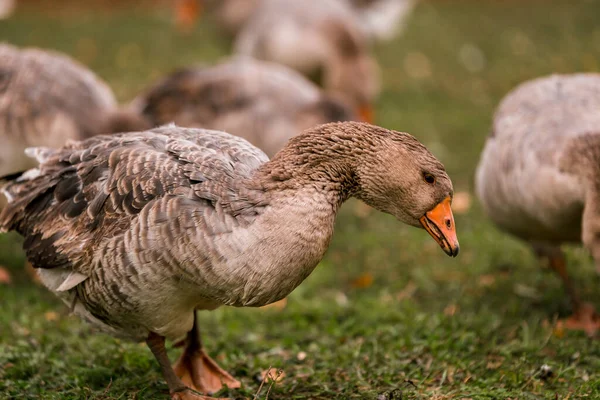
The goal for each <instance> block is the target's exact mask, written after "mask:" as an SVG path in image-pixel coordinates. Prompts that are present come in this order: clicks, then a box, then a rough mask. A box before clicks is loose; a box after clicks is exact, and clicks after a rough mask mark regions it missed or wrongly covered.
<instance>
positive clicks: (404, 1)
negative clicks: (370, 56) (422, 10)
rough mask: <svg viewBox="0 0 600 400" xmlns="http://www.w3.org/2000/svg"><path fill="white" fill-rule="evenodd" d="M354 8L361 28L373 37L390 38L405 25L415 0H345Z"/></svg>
mask: <svg viewBox="0 0 600 400" xmlns="http://www.w3.org/2000/svg"><path fill="white" fill-rule="evenodd" d="M345 1H347V2H349V3H350V5H351V6H352V7H353V8H354V9H355V12H356V13H357V16H358V19H359V21H360V22H361V28H362V29H363V31H364V32H365V34H366V35H367V36H368V37H370V38H373V39H378V40H390V39H392V38H393V37H394V36H395V35H397V34H398V33H399V32H400V31H402V30H403V29H404V27H405V25H406V20H407V19H408V17H409V15H410V13H411V12H412V10H413V8H414V7H415V5H416V3H417V0H345Z"/></svg>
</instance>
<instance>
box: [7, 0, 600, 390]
mask: <svg viewBox="0 0 600 400" xmlns="http://www.w3.org/2000/svg"><path fill="white" fill-rule="evenodd" d="M47 11H48V10H39V9H32V8H30V9H25V10H23V11H21V12H20V13H18V14H17V15H16V16H15V17H14V18H13V19H11V20H8V21H3V22H0V37H1V38H3V39H4V40H7V41H9V42H12V43H15V44H18V45H35V46H41V47H50V48H55V49H58V50H61V51H64V52H67V53H69V54H71V55H72V56H74V57H75V58H77V59H79V60H80V61H82V62H84V63H85V64H87V65H89V66H90V67H91V68H92V69H94V70H95V71H96V72H97V73H98V74H99V75H100V76H101V77H103V78H104V79H105V80H107V81H108V82H109V83H110V84H111V86H112V87H113V88H114V90H115V92H116V93H117V95H118V97H119V99H120V100H122V101H126V100H128V99H130V98H132V97H133V96H135V94H136V93H137V92H138V91H139V90H141V89H142V88H144V86H145V85H147V84H148V83H149V82H151V81H152V80H153V79H155V78H156V77H158V76H160V75H162V74H164V73H166V72H168V71H169V70H171V69H172V68H174V67H176V66H178V65H185V64H190V63H202V62H206V63H209V62H213V61H215V60H217V59H218V58H219V57H221V56H224V55H226V54H227V52H228V48H229V43H228V41H227V40H225V39H223V38H222V37H221V36H220V35H219V33H218V31H217V29H216V28H215V27H214V26H213V25H211V22H210V21H209V20H204V21H202V23H201V24H200V25H198V27H197V29H196V30H195V31H194V32H193V33H192V34H191V35H190V36H180V35H178V34H177V33H176V32H174V31H173V29H172V27H171V25H170V19H169V15H168V14H167V13H165V12H161V11H160V10H158V11H155V10H151V9H145V10H144V9H137V10H130V9H123V10H119V11H118V12H113V13H107V12H104V11H88V12H80V13H77V14H69V13H53V14H50V16H48V15H44V14H48V13H47ZM598 15H600V2H599V1H576V0H557V1H552V2H549V1H541V0H539V1H516V0H515V1H504V2H500V1H481V0H464V1H426V2H424V3H422V4H420V5H419V6H418V7H417V8H416V10H415V13H414V16H413V18H412V19H411V20H410V23H409V26H408V29H407V31H406V32H405V34H404V35H403V36H402V37H400V38H398V39H396V40H394V41H392V42H389V43H384V44H379V45H377V46H376V49H375V51H376V54H377V57H378V59H379V61H380V63H381V68H382V74H383V92H382V96H381V98H380V100H379V102H378V104H377V122H378V124H380V125H383V126H385V127H389V128H394V129H398V130H404V131H408V132H411V133H413V134H414V135H416V136H417V137H418V138H419V139H421V140H422V141H423V142H424V143H425V144H427V145H428V146H429V147H430V149H432V151H433V152H434V153H435V154H436V155H437V156H438V157H439V158H440V159H441V160H442V161H443V162H444V163H445V165H446V167H447V169H448V171H449V173H450V175H451V177H452V178H453V181H454V184H455V189H456V190H457V191H462V192H468V193H472V186H473V185H472V180H473V175H474V169H475V166H476V164H477V161H478V157H479V152H480V150H481V148H482V147H483V144H484V141H485V137H486V134H487V132H488V129H489V126H490V121H491V118H492V115H493V110H494V108H495V106H496V105H497V103H498V101H499V100H500V99H501V98H502V96H503V95H504V94H506V93H507V91H509V90H510V89H511V88H512V87H514V86H515V85H516V84H518V83H519V82H521V81H524V80H527V79H531V78H534V77H537V76H541V75H545V74H549V73H553V72H563V73H568V72H576V71H596V72H598V71H599V70H600V27H598V25H597V16H598ZM365 214H367V215H365ZM456 218H457V226H458V233H459V239H460V241H461V254H460V256H459V257H458V258H456V259H451V258H448V257H446V256H445V255H444V254H443V253H442V252H441V251H440V249H439V248H437V245H436V244H435V243H434V242H433V241H432V240H431V238H430V237H429V236H428V235H426V234H425V233H424V232H423V231H421V230H417V229H412V228H409V227H406V226H401V225H399V224H398V223H397V222H396V221H394V220H393V218H391V217H389V216H386V215H382V214H379V213H376V212H368V210H367V211H366V212H365V209H364V208H363V207H361V206H360V204H359V203H358V202H350V203H349V204H347V205H346V206H345V207H344V208H343V210H342V212H341V215H340V218H339V220H338V223H337V227H336V234H335V236H334V240H333V243H332V245H331V248H330V250H329V252H328V253H327V256H326V257H325V259H324V260H323V262H322V263H321V264H322V265H320V266H319V267H318V268H317V269H316V271H315V272H314V273H313V274H312V275H311V276H310V277H309V278H308V279H307V280H306V282H305V283H304V284H303V285H301V286H300V287H299V288H298V289H297V290H296V291H295V292H294V293H293V294H292V295H291V296H290V297H289V299H288V304H287V307H285V309H283V310H274V309H268V310H261V309H259V310H256V309H233V308H222V309H219V310H217V311H215V312H211V313H208V312H205V313H200V314H199V316H200V320H201V322H202V330H203V334H204V341H205V344H206V347H207V348H208V349H209V352H210V353H211V354H212V355H213V356H215V357H216V359H217V360H219V362H220V363H221V364H222V365H223V366H224V367H225V368H226V369H228V370H229V371H230V372H232V373H233V374H234V375H235V376H236V377H238V378H240V379H241V380H242V382H243V384H244V388H243V389H240V390H235V391H229V392H228V391H224V392H223V393H222V394H223V395H229V396H231V397H239V398H249V399H252V398H254V394H255V393H256V392H257V390H258V388H259V380H257V375H258V374H259V373H260V372H261V371H264V370H266V369H268V368H269V367H270V366H271V367H273V368H275V369H282V370H283V371H284V372H285V377H284V378H283V380H282V381H281V382H279V383H277V384H275V385H274V386H273V387H272V388H271V391H270V393H269V399H305V398H307V399H331V398H343V399H353V398H354V399H377V400H380V399H396V400H398V399H469V398H471V399H509V398H510V399H568V398H570V399H574V398H590V399H593V398H600V347H599V346H598V342H597V340H596V341H594V340H590V339H588V338H587V337H586V336H585V335H584V334H582V333H578V332H562V331H561V330H560V329H556V328H555V321H556V320H557V319H558V318H561V317H564V316H566V315H568V313H569V304H568V301H567V298H566V296H565V295H564V293H563V290H562V287H561V283H560V281H559V280H558V279H557V277H555V276H554V275H553V274H551V273H549V272H547V271H544V270H542V269H540V268H539V266H538V264H537V262H536V260H535V259H534V257H533V256H532V255H531V254H530V251H529V249H528V248H527V247H526V246H524V245H523V244H522V243H521V242H519V241H517V240H515V239H513V238H510V237H508V236H506V235H505V234H503V233H501V232H499V231H497V230H496V229H495V228H494V227H493V226H492V225H491V224H490V223H489V222H488V220H487V219H486V218H485V216H484V215H483V213H482V212H481V209H480V207H479V206H478V205H477V203H476V202H475V204H473V206H472V207H471V208H470V209H469V210H468V212H467V213H464V214H460V215H457V216H456ZM19 243H20V242H19V239H18V237H16V236H15V235H7V236H3V237H0V264H3V265H6V266H8V267H9V269H10V270H11V272H12V274H13V275H14V276H13V278H14V282H13V284H12V285H8V286H2V287H0V304H1V307H0V397H1V398H15V399H29V398H43V399H132V398H137V399H149V398H166V397H167V393H168V390H167V387H166V384H165V383H164V381H163V379H162V377H161V375H160V372H159V369H158V366H157V364H156V362H155V361H154V359H153V358H152V356H151V354H150V352H149V351H148V350H147V349H146V348H145V347H144V346H143V345H140V344H135V343H128V342H123V341H119V340H116V339H114V338H112V337H109V336H106V335H102V334H96V333H95V332H93V330H92V329H91V328H90V327H89V326H87V325H86V324H84V323H83V322H81V321H79V320H78V319H77V318H75V317H72V316H69V315H68V312H67V311H66V308H65V307H64V306H63V305H62V304H60V303H59V302H58V301H57V300H56V299H55V298H54V297H53V296H52V295H51V294H50V293H49V292H47V291H46V290H44V289H43V288H41V287H37V286H35V285H34V284H32V283H31V282H30V280H29V279H28V278H27V276H26V274H25V273H24V272H23V269H22V264H23V261H24V258H23V254H22V253H21V251H20V244H19ZM568 258H569V264H570V271H571V272H572V273H573V276H574V279H575V281H576V284H577V287H578V288H579V289H580V290H581V293H582V295H583V297H584V298H586V299H588V300H589V301H591V302H593V303H595V304H596V306H597V307H600V296H599V295H598V293H599V291H598V277H597V276H596V274H595V272H594V268H593V263H592V261H591V259H590V258H589V256H588V255H587V254H586V252H585V251H583V250H582V249H579V248H576V247H575V248H569V249H568ZM370 278H372V279H373V282H372V284H369V283H370V282H369V280H370ZM361 282H362V283H363V284H362V285H361V284H360V283H361ZM170 355H171V357H172V358H175V357H176V356H177V350H176V349H171V350H170ZM543 365H547V366H549V367H550V369H551V372H552V373H545V372H544V369H542V368H541V367H542V366H543ZM267 386H268V385H265V387H263V388H262V391H261V393H260V394H259V396H257V398H260V399H265V398H266V397H267V395H266V393H267Z"/></svg>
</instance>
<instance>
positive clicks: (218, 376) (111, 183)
mask: <svg viewBox="0 0 600 400" xmlns="http://www.w3.org/2000/svg"><path fill="white" fill-rule="evenodd" d="M31 153H32V154H33V155H35V157H36V158H37V160H38V161H39V163H40V166H39V167H38V168H37V169H34V170H30V171H28V172H26V173H25V174H24V175H22V176H20V177H15V178H14V179H13V180H12V181H10V182H9V183H8V184H7V185H6V186H5V188H4V193H5V194H6V196H7V197H8V199H9V200H10V203H9V205H8V207H7V208H6V209H5V210H4V211H3V213H2V214H1V215H0V228H1V229H2V230H5V231H7V230H16V231H18V232H19V233H21V234H22V235H23V236H24V237H25V241H24V248H25V251H26V253H27V256H28V258H29V260H30V261H31V263H32V264H33V266H34V267H36V268H38V270H39V273H40V277H41V279H42V282H43V283H44V284H45V285H46V286H47V287H48V288H49V289H50V290H52V291H54V292H55V293H56V294H57V295H59V296H60V297H61V298H62V299H63V300H64V301H65V302H66V303H67V304H68V305H70V306H71V307H73V309H74V311H75V312H76V313H77V314H79V315H81V316H83V317H84V318H86V319H87V320H89V321H91V322H92V323H94V324H96V325H98V326H100V327H102V328H104V329H106V330H109V331H111V332H112V333H114V334H116V335H120V336H126V337H129V338H132V339H135V340H144V339H145V340H146V341H147V343H148V345H149V346H150V348H151V349H152V351H153V353H154V354H155V355H156V357H157V359H158V360H159V363H160V365H161V368H162V370H163V373H164V375H165V378H166V380H167V383H168V384H169V388H170V389H171V391H172V395H173V397H174V398H193V396H192V395H191V394H190V393H188V392H185V393H184V394H182V393H179V392H178V390H181V389H182V388H185V386H184V383H182V381H181V380H180V379H179V378H178V377H177V376H176V375H175V372H173V369H171V367H170V366H169V364H168V359H167V358H166V353H164V337H167V338H173V339H174V338H178V337H181V336H183V335H185V334H186V333H188V347H187V348H186V350H185V351H184V355H183V356H182V358H181V359H180V361H179V362H178V364H177V365H176V367H175V371H177V375H180V376H183V377H184V378H185V379H184V382H185V384H187V385H188V386H190V387H195V388H196V389H199V390H201V391H205V392H212V391H215V390H218V389H219V388H220V387H221V384H222V382H224V383H227V384H228V385H229V386H238V385H239V382H237V381H235V380H234V379H233V378H232V377H231V376H230V375H228V374H226V373H225V371H223V370H221V369H219V368H218V366H217V365H216V364H215V363H214V362H213V361H212V360H210V358H208V356H206V354H205V353H203V351H202V349H201V344H200V343H199V341H198V340H199V339H198V336H197V331H196V330H195V328H194V326H195V325H194V310H196V309H200V310H202V309H205V310H210V309H214V308H216V307H219V306H222V305H231V306H237V307H242V306H252V307H254V306H262V305H265V304H269V303H271V302H274V301H277V300H279V299H281V298H283V297H285V296H287V295H288V294H289V293H290V292H291V291H292V290H293V289H294V288H295V287H296V286H298V285H299V284H300V283H301V282H302V281H303V280H304V279H305V278H306V277H307V276H308V275H309V274H310V273H311V272H312V270H313V269H314V268H315V266H316V265H317V263H318V262H319V261H320V260H321V258H322V257H323V254H324V252H325V250H326V249H327V247H328V244H329V241H330V239H331V236H332V234H333V226H334V220H335V216H336V213H337V211H338V209H339V207H340V206H341V204H342V203H343V202H344V201H345V200H346V199H348V198H349V197H350V196H355V197H357V198H360V199H362V200H364V201H365V202H366V203H368V204H370V205H371V206H373V207H375V208H377V209H379V210H381V211H384V212H387V213H390V214H392V215H394V216H396V217H397V218H398V219H399V220H400V221H402V222H404V223H407V224H410V225H414V226H421V225H423V226H424V227H425V228H426V229H427V230H428V231H429V232H430V233H431V234H432V236H433V237H434V238H435V239H436V240H437V241H438V242H439V243H440V245H442V247H443V248H444V250H445V251H446V252H447V253H448V254H450V255H453V256H454V255H456V254H457V252H458V242H457V241H456V236H455V231H454V225H453V224H454V222H453V220H452V214H451V212H450V210H449V201H450V198H451V196H452V183H451V181H450V178H449V177H448V176H447V174H446V172H445V171H444V167H443V166H442V164H441V163H440V162H439V161H438V160H437V159H436V158H435V157H434V156H433V155H431V153H429V151H427V149H426V148H425V147H424V146H423V145H422V144H420V143H419V142H418V141H417V140H416V139H415V138H414V137H412V136H410V135H408V134H406V133H400V132H394V131H389V130H387V129H383V128H379V127H376V126H372V125H368V124H362V123H356V122H344V123H332V124H327V125H322V126H319V127H315V128H313V129H311V130H308V131H306V132H305V133H303V134H301V135H299V136H296V137H294V138H293V139H291V140H290V142H289V143H288V145H287V146H286V147H285V148H284V149H283V150H282V151H281V152H279V153H278V154H277V155H276V156H275V157H274V158H273V159H272V160H271V161H269V160H268V158H267V156H266V155H265V154H264V153H263V152H262V151H260V150H259V149H257V148H256V147H254V146H252V145H251V144H249V143H248V142H247V141H245V140H244V139H241V138H238V137H236V136H232V135H229V134H226V133H223V132H218V131H209V130H200V129H184V128H177V127H175V126H166V127H161V128H156V129H153V130H151V131H146V132H140V133H129V134H117V135H113V136H98V137H95V138H91V139H88V140H86V141H83V142H73V143H71V144H69V145H67V146H65V147H63V148H61V149H59V150H51V149H44V148H41V149H36V150H32V151H31ZM194 371H195V372H194ZM195 374H197V375H198V376H196V375H195ZM190 377H191V378H190ZM206 377H209V378H210V379H208V380H206V379H204V378H206ZM188 395H189V396H188Z"/></svg>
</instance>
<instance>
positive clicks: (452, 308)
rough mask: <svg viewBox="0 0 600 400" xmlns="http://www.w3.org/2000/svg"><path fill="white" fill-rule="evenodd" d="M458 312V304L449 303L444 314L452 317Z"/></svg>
mask: <svg viewBox="0 0 600 400" xmlns="http://www.w3.org/2000/svg"><path fill="white" fill-rule="evenodd" d="M457 312H458V305H456V304H448V305H447V306H446V308H444V315H447V316H449V317H452V316H453V315H454V314H456V313H457Z"/></svg>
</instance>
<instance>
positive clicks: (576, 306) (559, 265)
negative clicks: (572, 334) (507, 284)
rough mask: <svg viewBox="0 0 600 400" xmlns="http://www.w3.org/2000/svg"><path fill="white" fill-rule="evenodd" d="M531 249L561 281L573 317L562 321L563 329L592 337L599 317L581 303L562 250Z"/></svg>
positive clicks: (534, 247) (599, 324) (593, 310)
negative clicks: (546, 261)
mask: <svg viewBox="0 0 600 400" xmlns="http://www.w3.org/2000/svg"><path fill="white" fill-rule="evenodd" d="M533 249H534V251H535V253H536V254H537V255H538V257H540V258H545V259H547V260H548V266H549V267H550V268H551V269H552V270H553V271H554V272H556V273H557V274H558V275H559V276H560V278H561V279H562V281H563V285H564V287H565V290H566V292H567V294H568V296H569V299H570V301H571V307H572V308H573V315H572V316H571V317H569V318H568V319H567V320H566V321H564V326H565V328H567V329H571V330H583V331H585V332H586V333H587V334H588V335H589V336H594V335H595V334H596V332H597V331H598V329H600V317H599V316H598V314H597V313H596V310H595V309H594V306H592V305H591V304H589V303H586V302H583V301H582V300H581V298H580V297H579V294H578V293H577V290H575V286H574V285H573V282H572V281H571V278H570V277H569V274H568V272H567V262H566V259H565V255H564V253H563V252H562V250H560V248H558V247H555V246H548V245H541V244H535V245H533Z"/></svg>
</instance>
